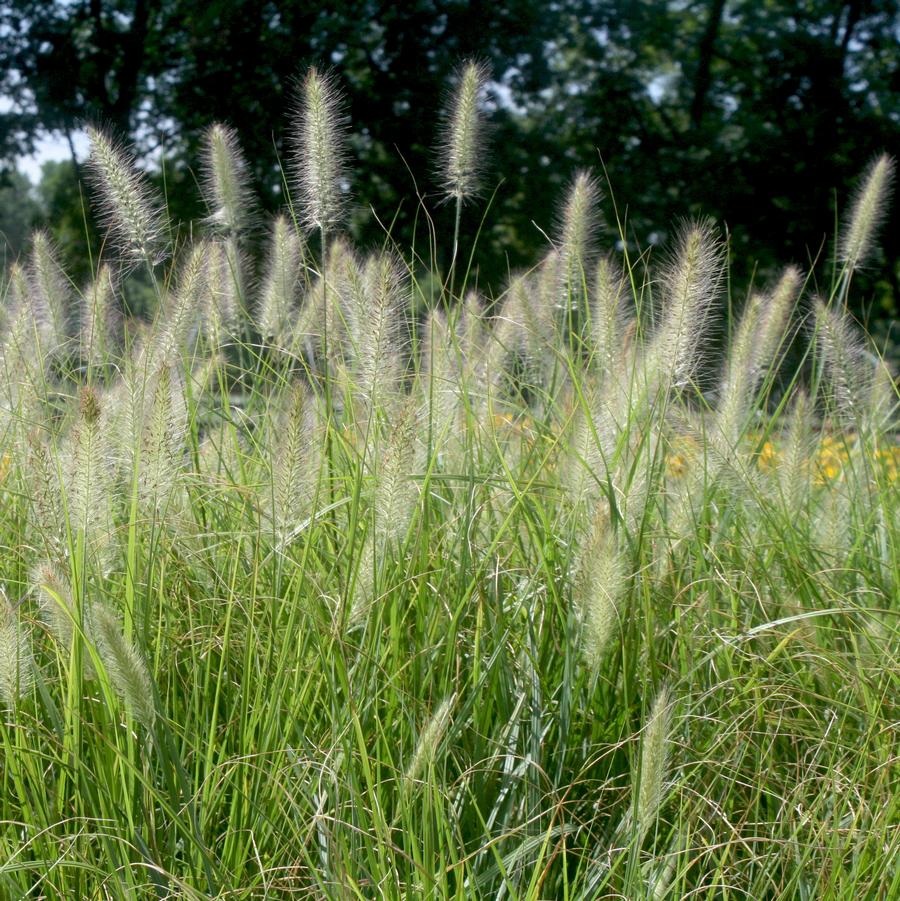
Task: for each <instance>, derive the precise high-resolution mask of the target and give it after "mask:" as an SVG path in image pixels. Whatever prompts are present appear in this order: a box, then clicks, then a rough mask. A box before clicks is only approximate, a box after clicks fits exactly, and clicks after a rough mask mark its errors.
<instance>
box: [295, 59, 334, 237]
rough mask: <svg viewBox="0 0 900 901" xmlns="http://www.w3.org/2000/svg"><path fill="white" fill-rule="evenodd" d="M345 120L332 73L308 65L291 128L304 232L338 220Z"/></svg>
mask: <svg viewBox="0 0 900 901" xmlns="http://www.w3.org/2000/svg"><path fill="white" fill-rule="evenodd" d="M346 130H347V117H346V115H345V114H344V112H343V98H342V96H341V92H340V90H339V89H338V86H337V83H336V81H335V79H334V76H332V75H331V74H330V73H326V72H321V71H319V69H317V68H316V67H315V66H312V67H311V68H310V69H309V71H308V72H307V73H306V77H305V78H304V79H303V82H302V84H301V86H300V96H299V104H298V110H297V113H296V116H295V120H294V124H293V143H294V149H293V170H294V172H293V176H294V185H295V188H296V190H297V192H298V194H299V197H300V200H301V202H302V204H303V206H302V207H301V209H300V217H299V218H300V221H301V222H302V223H303V224H304V225H305V227H306V228H308V229H310V230H312V229H319V230H320V231H323V232H325V231H330V230H331V229H333V228H334V227H335V226H336V225H338V223H339V222H340V221H341V216H342V212H343V205H344V204H343V196H342V190H341V181H342V174H343V168H344V160H345V157H346V149H345V140H344V139H345V133H346Z"/></svg>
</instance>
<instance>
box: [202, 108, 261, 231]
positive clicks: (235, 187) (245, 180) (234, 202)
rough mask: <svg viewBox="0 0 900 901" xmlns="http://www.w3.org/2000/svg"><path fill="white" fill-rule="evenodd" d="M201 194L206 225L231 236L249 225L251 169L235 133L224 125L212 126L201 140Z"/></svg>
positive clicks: (251, 205) (251, 214)
mask: <svg viewBox="0 0 900 901" xmlns="http://www.w3.org/2000/svg"><path fill="white" fill-rule="evenodd" d="M203 162H204V170H205V171H204V173H203V176H204V177H203V183H202V185H203V195H204V200H205V201H206V204H207V206H208V207H209V216H208V218H207V220H206V221H207V223H208V224H209V225H210V226H212V227H213V228H214V229H215V230H216V231H219V232H222V233H223V234H226V235H228V236H234V235H237V234H239V233H240V232H242V231H244V230H245V229H247V228H248V227H249V226H250V225H251V224H252V217H253V192H252V191H251V189H250V170H249V166H248V165H247V160H246V158H245V157H244V154H243V153H242V152H241V147H240V144H239V142H238V137H237V132H236V131H235V130H234V129H233V128H230V127H229V126H227V125H222V124H221V123H216V124H215V125H213V126H211V127H210V128H209V129H208V131H207V132H206V135H205V136H204V141H203Z"/></svg>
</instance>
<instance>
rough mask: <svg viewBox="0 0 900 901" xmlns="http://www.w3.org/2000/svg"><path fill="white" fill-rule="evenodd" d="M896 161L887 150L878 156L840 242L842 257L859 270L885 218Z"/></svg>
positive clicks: (851, 268)
mask: <svg viewBox="0 0 900 901" xmlns="http://www.w3.org/2000/svg"><path fill="white" fill-rule="evenodd" d="M894 169H895V164H894V160H893V159H892V158H891V157H889V156H888V155H887V154H886V153H883V154H882V155H881V156H879V157H878V158H877V159H875V160H874V161H873V162H872V163H871V164H870V166H869V168H868V169H867V170H866V175H865V177H864V178H863V180H862V182H861V186H860V187H859V189H858V190H857V193H856V197H855V199H854V201H853V211H852V212H851V214H850V222H849V224H848V225H847V227H846V230H845V231H844V232H843V233H842V234H841V238H840V242H839V244H838V259H839V260H840V261H841V262H843V263H846V265H847V268H848V269H849V270H853V269H855V268H856V267H857V266H858V265H859V264H860V263H861V262H863V261H864V260H865V259H866V257H867V256H869V254H870V253H871V252H872V249H873V247H872V242H873V238H874V237H875V233H876V232H877V231H878V228H879V226H880V225H881V224H882V222H883V221H884V216H885V212H886V208H887V200H888V194H889V193H890V189H891V183H892V182H893V180H894Z"/></svg>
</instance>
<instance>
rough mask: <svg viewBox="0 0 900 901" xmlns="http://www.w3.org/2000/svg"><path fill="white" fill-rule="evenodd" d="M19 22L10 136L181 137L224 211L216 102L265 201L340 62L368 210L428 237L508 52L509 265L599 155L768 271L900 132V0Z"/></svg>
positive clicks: (156, 13)
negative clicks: (464, 141)
mask: <svg viewBox="0 0 900 901" xmlns="http://www.w3.org/2000/svg"><path fill="white" fill-rule="evenodd" d="M0 35H2V37H3V41H2V45H0V95H3V96H5V97H6V98H7V100H6V102H5V104H4V105H3V106H2V107H0V156H2V158H3V159H5V160H7V161H12V160H14V159H15V157H16V156H17V155H19V154H22V153H25V152H28V150H29V149H30V148H31V147H32V146H33V142H34V140H35V138H36V136H38V135H39V134H41V133H43V132H46V131H55V132H58V133H59V134H62V135H65V136H69V137H71V136H72V135H73V134H74V133H75V132H76V131H77V130H78V129H79V128H80V127H81V126H82V125H83V124H84V123H85V122H101V123H105V124H108V125H110V126H111V127H112V128H114V129H115V130H116V131H117V132H119V133H120V134H122V135H125V136H127V137H128V138H129V140H131V141H132V142H133V143H134V144H135V146H136V148H137V150H138V152H139V153H140V154H142V155H144V156H145V157H147V158H148V159H158V158H159V155H160V154H164V155H165V158H166V160H167V163H168V164H169V165H168V168H167V191H168V196H169V201H170V204H172V206H173V208H174V211H175V212H176V214H178V215H181V216H183V217H186V218H189V217H192V216H194V215H197V214H198V213H200V212H202V211H201V210H200V209H199V207H198V204H199V200H198V193H197V191H196V186H195V184H194V179H193V175H192V171H191V168H190V167H191V165H192V164H193V163H195V162H196V160H197V157H198V148H199V143H200V141H201V139H202V135H203V132H204V129H205V128H206V127H207V126H208V125H209V124H210V123H212V122H213V121H224V122H227V123H228V124H230V125H232V126H233V127H234V128H235V129H236V130H237V131H238V133H239V134H240V137H241V141H242V145H243V147H244V150H245V152H246V154H247V156H248V157H249V159H250V161H251V166H252V171H253V176H254V180H255V186H256V189H257V190H258V192H259V193H260V195H261V197H262V198H263V202H264V204H265V206H267V207H268V208H270V209H274V208H276V207H277V206H278V205H279V204H281V203H282V202H283V199H282V194H281V184H282V174H281V171H280V168H279V159H280V158H281V155H282V153H283V150H284V146H283V144H282V141H283V138H284V135H285V134H286V133H287V131H288V127H287V124H288V120H289V118H290V115H291V107H292V103H293V100H292V97H293V94H294V84H295V82H296V79H297V76H298V75H299V74H300V73H302V71H303V70H304V69H305V67H306V65H308V64H310V63H319V64H322V63H324V64H325V65H327V66H333V67H334V69H335V72H336V74H337V75H338V77H339V78H340V80H341V83H342V84H343V86H344V90H345V94H346V101H347V105H348V113H349V116H350V119H351V122H352V127H353V138H352V147H353V153H354V155H355V160H354V164H355V165H354V174H353V176H352V178H353V183H352V185H351V188H352V194H353V197H354V200H355V205H356V206H355V209H356V212H355V214H354V216H353V218H352V229H353V231H354V233H355V235H356V237H358V238H359V239H360V240H362V241H364V242H376V241H377V242H382V241H383V240H384V229H385V228H386V227H390V228H391V231H392V235H394V236H395V237H396V238H397V240H398V241H399V242H400V244H401V246H409V240H410V236H411V235H412V234H413V231H414V230H415V231H416V234H417V235H418V236H419V238H420V240H421V241H422V244H421V246H422V247H426V246H427V241H426V240H425V238H426V236H427V228H426V223H425V221H424V218H423V216H422V215H421V213H422V210H421V208H420V206H419V204H418V202H417V200H416V197H417V193H418V195H421V196H423V197H425V198H426V206H427V208H428V210H429V213H430V215H432V216H433V217H436V219H437V226H438V227H443V225H444V217H450V216H451V215H452V212H451V211H450V210H449V208H448V207H447V206H445V207H440V206H438V205H437V203H436V201H437V199H438V190H437V185H436V183H435V181H434V179H433V178H432V173H433V161H434V158H435V155H436V153H435V151H436V147H437V142H438V127H437V126H438V119H439V113H440V109H441V106H442V102H443V99H444V97H445V96H446V92H447V90H448V88H449V86H450V84H451V81H452V74H453V72H454V69H455V67H456V66H457V65H458V63H459V61H460V60H461V59H462V58H465V57H470V56H474V57H477V58H478V59H480V60H482V61H484V62H485V63H486V64H488V65H489V66H490V67H491V70H492V72H493V82H492V88H491V98H490V106H491V119H492V123H493V130H492V136H491V137H492V140H491V158H490V159H491V168H490V170H489V178H488V183H489V190H488V192H487V195H486V201H487V200H489V201H490V204H489V209H488V210H487V213H486V214H485V208H486V207H488V203H487V202H485V203H484V204H482V205H481V207H479V208H477V209H475V210H471V211H469V212H468V214H467V216H466V217H465V221H464V229H465V232H466V234H465V236H464V237H465V239H466V240H468V242H469V245H468V246H471V242H472V239H473V237H474V235H475V233H476V231H479V230H480V236H479V240H478V245H477V248H478V249H477V254H476V263H477V266H478V271H479V272H480V278H481V280H482V283H484V284H489V285H491V286H492V287H493V288H494V289H497V288H499V287H500V285H501V283H502V280H503V277H504V275H505V274H506V273H507V271H508V270H509V269H511V268H514V267H517V266H521V265H526V264H530V263H532V262H533V261H534V257H535V253H536V251H537V250H538V249H539V248H540V247H542V246H544V244H545V243H546V240H547V238H546V234H545V233H549V234H551V235H552V229H553V226H554V217H553V210H554V208H555V207H556V206H557V205H558V203H559V199H560V197H561V196H562V193H563V191H564V190H565V186H566V184H567V182H568V181H569V180H570V179H571V177H572V175H573V173H574V172H575V171H576V170H577V169H579V168H581V167H585V166H591V167H593V168H594V169H595V171H597V172H598V173H602V172H603V171H604V170H605V172H606V173H607V174H608V178H609V184H610V185H611V189H612V194H613V197H610V196H609V192H607V198H606V201H605V206H604V209H605V212H606V216H607V239H608V241H609V242H610V243H612V242H613V241H615V239H616V238H617V237H618V229H617V225H616V221H615V217H616V214H618V216H619V218H620V221H621V222H623V223H624V224H625V231H626V237H627V239H628V240H629V241H630V240H632V239H633V240H634V241H635V243H636V244H637V245H639V246H641V247H646V246H647V245H648V244H653V243H656V242H659V241H662V240H664V239H665V238H666V237H667V235H668V233H669V232H670V230H671V228H672V225H673V223H674V222H675V221H676V220H677V218H678V217H682V216H685V215H695V214H699V213H701V212H702V213H705V214H709V215H712V216H714V217H716V218H717V219H718V220H719V221H720V222H721V223H723V225H724V226H725V227H726V228H727V229H728V230H729V233H730V237H731V240H732V244H733V246H734V247H735V249H736V250H737V251H739V253H736V254H735V260H736V268H735V271H734V275H735V278H736V279H738V280H742V281H744V282H746V281H747V280H748V279H749V278H750V276H751V274H752V267H753V266H754V265H756V264H758V265H759V266H760V267H761V268H762V269H763V270H766V269H768V268H769V267H771V266H774V265H775V264H776V263H782V262H788V261H793V262H796V263H798V264H800V265H802V266H808V265H809V263H810V261H811V259H813V258H814V257H816V256H817V255H819V254H822V253H824V254H826V255H827V254H829V253H830V252H831V238H832V237H833V234H834V222H835V212H836V208H838V207H840V208H843V207H845V206H846V205H847V202H848V198H849V195H850V192H851V190H852V185H853V183H854V181H855V179H856V178H857V177H858V175H859V173H860V172H861V171H862V170H863V169H864V167H865V165H866V164H867V163H868V161H869V160H870V159H871V158H872V157H873V156H874V155H875V154H876V153H877V152H880V151H887V152H888V153H892V154H893V155H895V156H900V90H898V88H900V40H898V38H900V14H898V8H897V4H896V2H895V0H799V2H798V0H790V2H788V0H753V2H751V0H729V2H725V0H693V2H692V0H666V2H649V0H552V2H547V3H535V2H533V0H504V2H491V3H488V2H485V0H408V2H404V3H392V2H388V0H332V2H329V3H325V4H309V3H291V2H283V3H275V2H268V0H227V2H225V0H211V2H207V3H203V4H197V3H194V2H187V0H81V2H77V0H76V2H73V0H65V2H63V0H54V2H47V0H8V2H0ZM493 188H496V191H494V192H493V194H492V189H493ZM613 198H614V200H615V205H614V204H613ZM373 212H374V214H373ZM482 217H484V221H483V222H482ZM898 224H900V218H898V216H897V213H896V212H894V213H892V220H891V222H890V223H889V224H888V226H887V227H886V228H885V230H884V233H883V240H882V246H883V255H882V257H881V258H880V260H877V261H875V263H873V265H872V267H871V269H870V273H869V278H870V280H871V285H870V288H871V290H870V291H868V292H867V293H866V292H863V296H868V297H870V298H871V297H876V298H877V304H878V305H879V309H878V310H876V311H875V315H880V316H881V317H882V318H886V317H891V316H894V315H896V311H897V302H898V300H897V299H898V296H900V281H898V278H900V275H898V264H897V261H898V259H900V228H898V227H897V225H898ZM423 252H424V251H423ZM438 262H439V263H440V262H446V261H438Z"/></svg>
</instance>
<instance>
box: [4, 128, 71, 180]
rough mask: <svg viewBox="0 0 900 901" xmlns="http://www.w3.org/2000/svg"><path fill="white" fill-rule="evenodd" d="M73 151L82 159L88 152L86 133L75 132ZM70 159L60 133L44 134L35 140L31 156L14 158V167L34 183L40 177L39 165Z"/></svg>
mask: <svg viewBox="0 0 900 901" xmlns="http://www.w3.org/2000/svg"><path fill="white" fill-rule="evenodd" d="M73 140H74V142H75V153H76V154H77V155H78V159H80V160H81V159H84V158H85V157H86V156H87V152H88V141H87V135H86V134H85V133H84V132H80V131H79V132H75V134H74V135H73ZM67 159H70V154H69V144H68V142H67V141H66V139H65V138H64V137H63V136H62V135H44V136H43V137H41V138H38V139H37V141H36V142H35V152H34V153H33V154H31V156H20V157H19V158H18V159H17V160H16V168H17V169H18V170H19V171H20V172H23V173H25V175H27V176H28V178H29V179H30V180H31V182H32V184H36V183H37V182H38V181H40V178H41V166H42V165H43V164H44V163H46V162H49V161H50V160H67Z"/></svg>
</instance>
